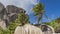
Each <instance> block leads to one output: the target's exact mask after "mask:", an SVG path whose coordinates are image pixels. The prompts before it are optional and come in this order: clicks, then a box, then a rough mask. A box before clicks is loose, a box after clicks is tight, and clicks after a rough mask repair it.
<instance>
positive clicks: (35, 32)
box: [14, 24, 43, 34]
mask: <svg viewBox="0 0 60 34" xmlns="http://www.w3.org/2000/svg"><path fill="white" fill-rule="evenodd" d="M14 34H43V33H42V31H41V29H40V28H38V27H35V26H33V25H30V24H25V25H24V26H22V27H21V26H18V27H17V28H16V30H15V33H14Z"/></svg>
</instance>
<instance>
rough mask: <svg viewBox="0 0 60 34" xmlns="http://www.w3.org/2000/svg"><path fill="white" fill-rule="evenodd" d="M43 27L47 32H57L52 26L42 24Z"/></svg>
mask: <svg viewBox="0 0 60 34" xmlns="http://www.w3.org/2000/svg"><path fill="white" fill-rule="evenodd" d="M41 27H42V31H43V32H44V33H45V34H55V32H54V28H53V27H52V26H49V25H45V24H42V25H41Z"/></svg>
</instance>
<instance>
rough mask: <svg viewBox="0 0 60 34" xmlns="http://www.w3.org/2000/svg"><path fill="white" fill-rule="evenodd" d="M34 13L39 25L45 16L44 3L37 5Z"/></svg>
mask: <svg viewBox="0 0 60 34" xmlns="http://www.w3.org/2000/svg"><path fill="white" fill-rule="evenodd" d="M32 11H34V13H35V16H37V17H38V18H37V22H38V24H39V21H40V20H41V19H42V16H43V14H44V13H45V11H44V5H43V4H42V3H38V4H37V5H35V7H34V8H33V9H32Z"/></svg>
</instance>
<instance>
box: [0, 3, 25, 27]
mask: <svg viewBox="0 0 60 34" xmlns="http://www.w3.org/2000/svg"><path fill="white" fill-rule="evenodd" d="M20 13H25V10H24V9H22V8H19V7H16V6H14V5H8V6H7V7H6V8H5V7H4V5H3V4H2V3H0V22H1V23H0V26H1V27H2V28H3V27H7V26H8V24H9V22H11V21H15V20H16V18H17V16H18V14H20ZM1 24H5V26H3V25H1Z"/></svg>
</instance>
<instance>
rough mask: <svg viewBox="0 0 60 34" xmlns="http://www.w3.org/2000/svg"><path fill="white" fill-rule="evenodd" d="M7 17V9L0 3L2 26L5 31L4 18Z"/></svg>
mask: <svg viewBox="0 0 60 34" xmlns="http://www.w3.org/2000/svg"><path fill="white" fill-rule="evenodd" d="M5 15H6V10H5V7H4V5H3V4H2V3H0V26H1V27H2V28H3V29H4V30H5V29H6V23H5V21H4V16H5Z"/></svg>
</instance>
